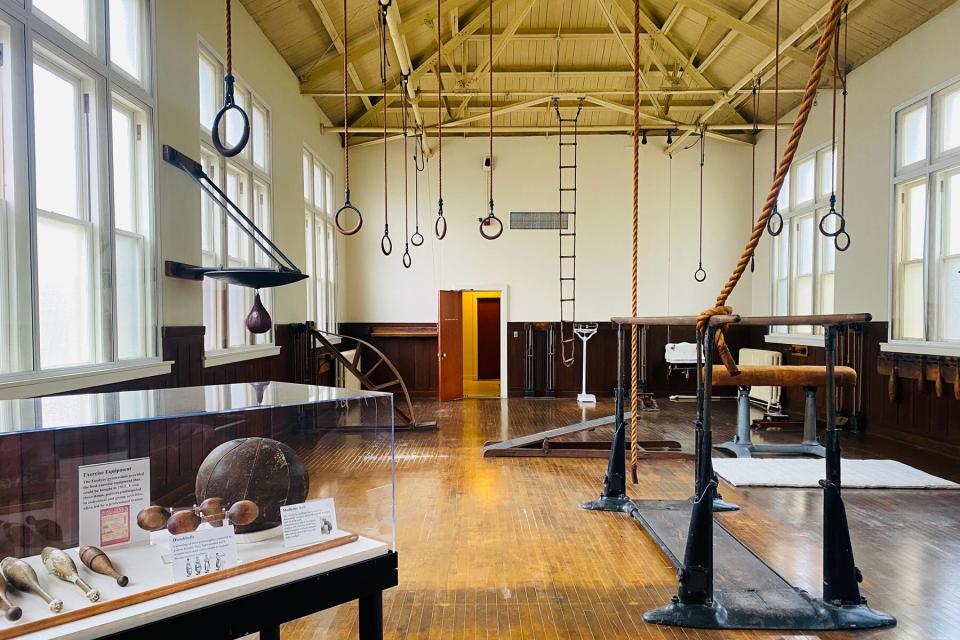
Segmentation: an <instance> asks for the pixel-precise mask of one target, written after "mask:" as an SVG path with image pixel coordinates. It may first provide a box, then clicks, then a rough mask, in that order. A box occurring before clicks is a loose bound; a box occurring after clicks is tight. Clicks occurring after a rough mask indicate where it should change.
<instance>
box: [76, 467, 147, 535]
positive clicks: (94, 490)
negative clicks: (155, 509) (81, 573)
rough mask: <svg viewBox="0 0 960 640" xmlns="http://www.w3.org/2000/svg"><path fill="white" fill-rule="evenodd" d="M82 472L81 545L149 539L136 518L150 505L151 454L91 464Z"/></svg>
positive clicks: (81, 470)
mask: <svg viewBox="0 0 960 640" xmlns="http://www.w3.org/2000/svg"><path fill="white" fill-rule="evenodd" d="M79 473H80V544H81V545H85V544H89V545H93V546H95V547H110V546H114V545H120V544H127V543H130V542H139V541H143V540H146V539H147V536H148V534H147V532H146V531H143V530H141V529H140V528H139V527H138V526H136V518H137V514H138V513H140V510H141V509H145V508H146V507H148V506H150V458H136V459H133V460H120V461H117V462H104V463H101V464H87V465H83V466H82V467H80V471H79Z"/></svg>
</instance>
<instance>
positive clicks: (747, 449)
mask: <svg viewBox="0 0 960 640" xmlns="http://www.w3.org/2000/svg"><path fill="white" fill-rule="evenodd" d="M803 392H804V409H803V441H802V442H801V443H800V444H754V442H753V440H752V439H751V437H750V388H749V387H739V388H738V390H737V435H735V436H734V437H733V440H732V441H729V442H724V443H723V444H718V445H717V446H716V448H717V449H720V450H722V451H729V452H730V453H732V454H733V455H735V456H736V457H738V458H750V457H752V454H754V453H776V454H780V455H784V456H816V457H818V458H822V457H824V456H825V455H826V449H824V448H823V445H821V444H820V442H819V441H818V440H817V388H816V387H805V388H804V390H803Z"/></svg>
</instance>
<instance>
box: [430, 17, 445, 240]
mask: <svg viewBox="0 0 960 640" xmlns="http://www.w3.org/2000/svg"><path fill="white" fill-rule="evenodd" d="M441 19H442V17H441V13H440V0H437V67H436V70H437V189H438V199H437V220H436V222H434V223H433V234H434V235H435V236H436V237H437V240H443V239H444V237H446V235H447V219H446V218H444V217H443V78H441V73H440V72H441V64H442V62H443V44H442V43H443V41H442V40H441V39H440V21H441Z"/></svg>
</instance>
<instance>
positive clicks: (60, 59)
mask: <svg viewBox="0 0 960 640" xmlns="http://www.w3.org/2000/svg"><path fill="white" fill-rule="evenodd" d="M108 3H109V0H91V1H90V13H91V16H90V18H89V20H90V22H89V28H90V32H89V34H90V42H89V43H83V42H82V41H81V40H80V38H78V37H76V36H74V35H72V34H69V33H68V32H67V30H66V29H65V28H62V27H59V26H57V25H56V23H55V21H54V20H53V19H52V18H50V17H49V16H47V15H46V14H43V13H42V10H40V9H39V8H35V7H34V6H33V4H32V2H29V1H28V2H26V3H24V2H22V1H18V0H0V20H2V21H3V23H4V24H5V25H6V27H5V28H9V33H8V34H7V35H6V36H5V37H4V42H5V43H9V49H10V50H9V51H7V50H5V51H4V67H6V68H5V69H4V70H3V73H4V74H7V73H9V74H10V78H8V79H9V80H10V87H11V89H12V90H13V96H12V97H11V98H10V100H11V101H12V104H11V111H13V113H12V114H10V115H9V116H7V115H4V116H3V117H4V124H5V126H9V122H8V120H7V119H8V118H11V121H12V122H13V125H14V128H13V132H12V136H10V140H7V141H6V142H7V143H9V145H10V146H11V147H12V150H11V151H10V152H9V154H10V155H11V157H12V158H13V162H14V164H15V165H16V167H15V168H14V176H13V180H12V184H13V186H14V191H15V193H14V194H13V196H12V197H13V204H14V207H13V208H14V210H15V211H16V213H15V215H16V216H17V217H18V218H20V219H22V220H20V221H18V222H17V224H18V225H19V224H23V225H24V229H23V230H18V231H17V234H18V235H17V238H16V241H18V242H21V243H23V242H24V241H26V242H25V244H27V245H28V246H27V247H25V248H24V251H23V254H21V255H18V256H17V257H16V259H15V262H16V265H15V267H16V271H17V273H16V274H13V275H11V276H10V278H9V283H8V284H9V286H8V287H7V288H6V289H5V290H4V293H5V294H8V293H10V291H11V289H15V295H16V298H15V300H13V302H12V304H15V305H16V306H17V309H14V310H12V311H10V312H9V313H10V315H9V316H8V317H7V318H5V319H4V320H3V323H4V324H7V323H8V322H9V323H10V324H15V325H16V326H15V327H12V328H8V329H7V330H6V331H5V332H3V333H4V335H0V338H2V339H3V340H4V344H3V346H4V347H5V348H6V346H7V345H10V344H11V343H12V342H13V341H16V344H15V345H12V346H11V348H8V349H7V352H8V353H10V354H12V355H13V357H15V358H16V359H17V360H18V362H17V366H15V367H11V369H10V370H9V371H3V372H2V373H0V395H8V393H10V394H14V395H20V394H23V393H32V391H31V389H42V390H43V391H42V392H44V393H50V392H56V391H59V390H66V389H74V388H82V387H83V386H90V384H97V383H98V382H96V381H99V380H101V379H105V378H111V377H113V376H115V375H116V372H119V371H121V370H122V371H123V372H124V374H125V377H126V378H127V379H129V378H137V377H143V376H145V375H157V374H158V370H159V369H160V368H163V367H162V366H161V365H164V366H166V367H167V368H169V364H168V363H163V362H162V361H161V358H160V353H159V344H160V318H159V309H160V282H159V278H158V273H159V256H160V251H159V247H158V245H159V221H158V217H157V215H156V212H157V211H158V210H159V194H158V193H157V189H156V184H157V182H158V177H159V166H158V165H159V162H157V161H156V160H154V159H153V158H152V156H151V158H150V162H149V166H147V167H146V168H145V174H146V177H147V178H148V179H149V182H150V191H151V192H150V193H149V194H148V195H147V197H146V202H147V203H148V206H149V215H150V218H149V223H148V224H149V230H150V238H151V242H152V243H153V246H152V252H151V256H150V260H149V261H148V262H147V263H145V264H144V275H145V279H148V282H149V291H148V292H146V296H145V309H144V322H145V333H146V334H147V337H149V342H148V343H145V346H146V353H147V355H146V357H143V358H131V359H124V360H120V359H119V358H118V348H117V322H116V303H115V288H116V287H115V285H116V276H117V272H116V268H115V265H116V262H115V261H116V244H115V240H114V227H113V223H114V217H115V212H114V209H113V207H114V202H113V181H114V176H113V175H112V166H113V165H112V149H111V146H112V144H113V134H112V129H111V127H112V119H111V118H112V105H113V96H114V95H115V94H117V93H119V94H121V95H125V96H127V97H128V98H130V99H132V100H134V101H135V102H136V103H139V104H141V105H142V106H143V108H144V113H145V114H146V115H145V119H146V121H147V122H149V124H150V126H149V136H150V140H149V142H150V143H151V145H152V146H153V148H155V145H156V139H155V137H156V131H157V105H156V100H155V87H154V84H153V78H154V77H155V75H156V73H155V69H156V56H155V55H153V45H154V43H155V42H156V33H155V22H156V21H155V2H154V0H143V12H142V17H143V21H142V24H141V26H140V28H141V33H140V39H141V42H142V43H143V44H144V47H145V50H146V52H147V53H146V56H145V57H144V59H143V61H142V64H143V68H144V72H145V78H147V79H148V81H146V82H144V83H143V84H136V83H133V82H131V81H130V78H129V76H126V75H121V74H120V72H119V71H118V69H117V68H116V67H112V66H111V65H110V64H109V63H108V62H107V60H108V55H109V42H108V40H109V32H108V30H107V19H108V18H107V14H108V9H107V6H108ZM35 63H37V64H40V65H41V66H43V67H44V68H48V69H50V70H51V71H52V72H54V73H56V74H58V75H60V74H61V72H62V71H63V70H64V69H67V70H69V71H70V72H72V71H73V70H76V72H77V73H78V74H80V75H82V76H83V77H84V78H85V79H86V81H87V84H86V86H84V87H83V90H82V93H87V94H89V96H90V98H89V107H90V109H89V111H90V117H91V123H92V124H91V127H90V134H89V140H86V139H85V138H86V137H87V136H86V132H84V133H83V136H82V137H80V138H78V140H79V141H81V142H80V144H82V145H83V146H84V153H83V154H82V156H83V157H84V158H85V162H86V163H87V166H88V169H89V179H88V178H87V176H84V179H83V180H81V181H80V182H79V183H78V189H87V190H88V191H87V195H88V196H89V197H90V198H93V200H92V202H93V204H92V205H87V204H86V203H87V202H90V200H89V199H88V198H86V197H79V199H80V201H81V202H82V203H84V207H85V208H86V211H85V213H84V215H85V218H86V219H81V220H78V219H76V218H71V217H69V216H61V215H59V214H57V213H55V212H54V213H50V212H44V211H42V210H40V209H39V208H38V206H37V204H38V203H37V198H36V188H37V184H36V177H37V174H36V166H35V160H36V152H35V144H36V136H35V133H36V124H37V123H36V117H35V115H36V114H35V110H34V74H33V70H34V64H35ZM51 66H52V67H53V68H51ZM81 100H83V98H82V97H81ZM4 106H5V105H4ZM21 125H22V126H21ZM81 128H83V127H82V124H81ZM5 153H6V151H5ZM88 182H89V184H87V183H88ZM94 214H96V215H94ZM40 216H45V217H46V216H50V217H51V219H56V220H57V221H66V222H69V223H71V224H82V225H95V226H97V227H99V228H98V229H97V231H96V232H95V234H93V235H94V236H95V237H94V238H92V240H91V250H92V253H91V255H92V256H93V258H94V259H93V260H92V261H91V265H90V266H91V279H92V280H94V281H96V286H95V287H94V288H93V290H92V293H91V299H90V301H91V306H92V309H93V311H92V314H93V316H94V318H95V319H94V325H95V327H96V329H95V331H96V333H97V335H96V337H95V339H94V344H93V346H92V349H93V350H94V351H95V352H97V354H96V357H94V362H92V363H89V364H83V365H64V366H48V367H43V366H42V363H41V362H40V351H39V343H40V341H41V340H42V336H41V335H40V334H41V332H40V331H39V311H38V304H39V302H38V301H39V289H38V285H39V283H38V279H37V272H38V255H39V253H38V246H37V223H38V220H39V218H40ZM53 216H55V218H54V217H53ZM21 231H22V232H23V235H22V236H21V235H20V233H21ZM107 261H109V263H110V264H109V266H108V265H107ZM5 299H6V298H5ZM14 351H16V353H14ZM88 383H89V384H88Z"/></svg>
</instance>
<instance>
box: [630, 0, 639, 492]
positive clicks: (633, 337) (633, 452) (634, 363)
mask: <svg viewBox="0 0 960 640" xmlns="http://www.w3.org/2000/svg"><path fill="white" fill-rule="evenodd" d="M639 133H640V3H639V2H634V3H633V252H632V254H631V256H632V259H631V261H630V314H631V315H632V316H633V317H636V316H637V313H638V310H637V259H638V255H639V252H640V251H639V244H640V146H639V145H640V138H639ZM637 329H639V327H637V325H635V324H632V325H630V475H631V477H632V479H633V483H634V484H636V483H637V482H638V479H637V460H638V458H639V447H638V446H637V408H638V407H637V404H638V393H639V380H638V379H637V377H638V375H639V372H638V368H639V363H638V357H639V354H638V351H639V348H638V347H639V345H638V344H637V342H638V340H637Z"/></svg>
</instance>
